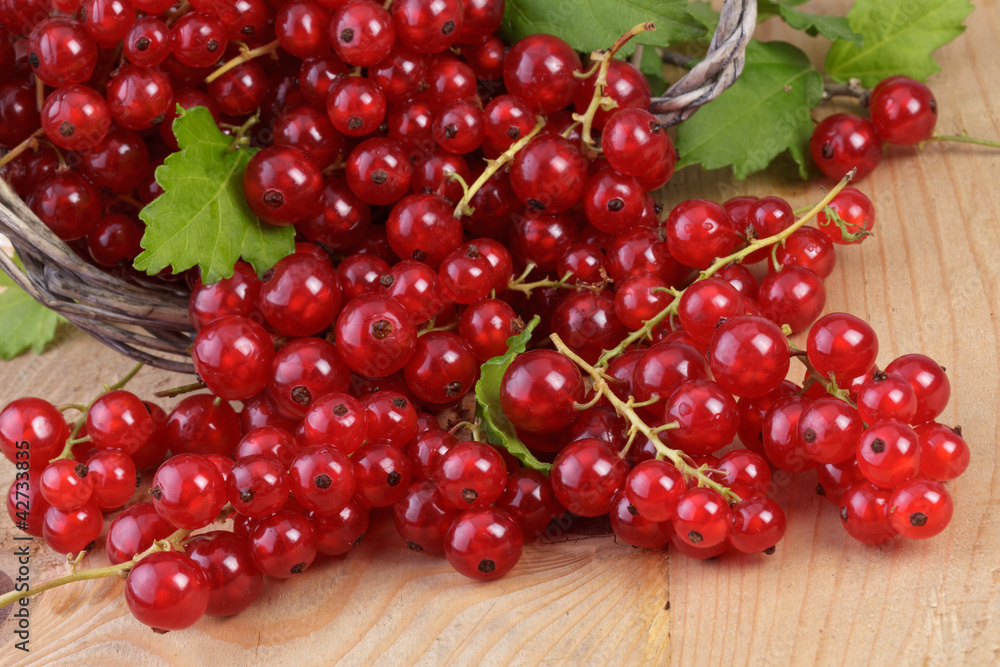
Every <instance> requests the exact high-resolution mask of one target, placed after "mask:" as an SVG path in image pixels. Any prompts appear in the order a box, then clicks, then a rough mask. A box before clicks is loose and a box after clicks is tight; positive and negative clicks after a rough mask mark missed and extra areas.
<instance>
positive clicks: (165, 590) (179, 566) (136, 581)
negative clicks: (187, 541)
mask: <svg viewBox="0 0 1000 667" xmlns="http://www.w3.org/2000/svg"><path fill="white" fill-rule="evenodd" d="M210 599H211V592H210V588H209V584H208V580H207V579H206V578H205V574H204V572H203V571H202V568H201V566H199V565H198V564H197V563H196V562H194V561H193V560H191V558H190V556H186V555H185V554H182V553H180V552H178V551H161V552H159V553H155V554H150V555H149V556H146V557H145V558H143V559H142V560H141V561H139V562H138V563H137V564H136V565H135V566H134V567H132V569H131V570H129V573H128V579H126V581H125V602H126V603H127V604H128V608H129V611H131V612H132V615H133V616H135V618H136V620H137V621H139V622H140V623H143V624H145V625H148V626H150V627H151V628H153V629H154V630H157V631H160V632H167V631H169V630H183V629H184V628H187V627H190V626H192V625H194V624H195V623H196V622H197V621H198V619H200V618H201V617H202V616H204V615H205V610H206V609H208V603H209V600H210Z"/></svg>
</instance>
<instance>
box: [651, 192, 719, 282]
mask: <svg viewBox="0 0 1000 667" xmlns="http://www.w3.org/2000/svg"><path fill="white" fill-rule="evenodd" d="M664 225H665V227H664V229H665V231H666V237H667V248H669V250H670V254H671V255H673V256H674V258H675V259H676V260H677V261H678V262H680V263H681V264H683V265H684V266H690V267H692V268H695V269H706V268H708V267H709V266H710V265H711V264H712V262H713V261H715V258H716V257H722V256H724V255H727V254H729V252H730V251H731V250H732V249H733V245H734V244H735V242H736V231H735V226H734V224H733V220H732V218H730V217H729V214H728V213H726V209H724V208H722V207H721V206H719V205H718V204H716V203H714V202H710V201H706V200H704V199H691V200H688V201H685V202H681V203H680V204H678V205H677V206H675V207H674V209H673V210H672V211H671V212H670V216H669V217H668V218H667V221H666V222H665V223H664Z"/></svg>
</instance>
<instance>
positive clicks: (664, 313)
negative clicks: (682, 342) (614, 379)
mask: <svg viewBox="0 0 1000 667" xmlns="http://www.w3.org/2000/svg"><path fill="white" fill-rule="evenodd" d="M855 172H856V170H855V169H852V170H851V171H850V172H849V173H848V174H847V175H846V176H844V178H843V179H841V181H840V183H837V185H836V186H835V187H834V188H833V189H831V190H830V191H829V192H828V193H827V194H826V196H825V197H823V199H821V200H820V202H819V203H818V204H816V205H815V206H813V207H812V208H810V209H809V211H808V213H806V214H805V215H804V216H802V217H801V218H799V219H798V220H796V221H795V222H794V223H793V224H792V225H791V226H790V227H788V228H787V229H785V230H783V231H781V232H779V233H777V234H775V235H773V236H767V237H765V238H762V239H758V240H757V241H754V242H753V243H751V244H749V245H747V246H746V247H745V248H743V249H742V250H738V251H736V252H734V253H733V254H731V255H727V256H726V257H720V258H718V259H716V260H715V262H714V263H713V264H712V265H711V266H709V267H708V268H707V269H705V270H704V271H702V272H701V273H700V274H698V278H697V280H695V282H698V281H699V280H705V279H706V278H711V277H712V276H713V275H715V274H716V273H717V272H718V271H719V270H720V269H723V268H725V267H726V266H728V265H730V264H734V263H738V262H741V261H743V259H745V258H746V257H747V255H750V254H751V253H753V252H756V251H757V250H760V249H761V248H767V247H768V246H772V245H775V244H777V243H780V242H782V241H784V240H785V239H787V238H788V237H789V236H791V235H792V234H793V233H795V231H796V230H797V229H799V228H800V227H802V226H803V225H805V224H806V223H807V222H809V221H810V220H812V219H813V218H815V217H816V216H817V215H819V213H820V212H821V211H822V210H823V209H824V208H826V206H827V204H829V203H830V202H831V201H833V198H834V197H836V196H837V195H838V194H840V191H841V190H843V189H844V188H845V187H847V184H848V183H850V182H851V179H852V178H854V174H855ZM684 291H686V290H684ZM684 291H681V292H679V293H677V294H676V298H675V299H674V300H673V301H671V302H670V304H669V305H667V307H666V308H664V309H663V310H661V311H660V312H659V313H657V314H656V315H654V316H653V317H651V318H649V319H648V320H646V321H645V323H644V324H643V325H642V327H641V328H639V329H637V330H635V331H633V332H632V333H631V334H629V335H628V336H627V337H625V339H624V340H622V342H621V343H619V344H618V345H617V346H615V347H614V348H612V349H610V350H605V351H604V353H603V354H601V357H600V359H598V360H597V365H598V366H607V365H608V364H609V363H610V362H611V360H612V359H614V358H615V357H617V356H619V355H620V354H621V353H622V352H624V351H625V350H626V349H628V347H629V346H630V345H632V344H633V343H635V342H637V341H640V340H642V339H644V338H646V337H648V336H650V335H651V334H652V331H653V329H654V328H655V327H657V326H659V324H660V323H661V322H663V320H665V319H666V318H667V317H669V316H670V315H674V314H676V313H677V307H678V306H679V305H680V300H681V297H682V296H683V295H684Z"/></svg>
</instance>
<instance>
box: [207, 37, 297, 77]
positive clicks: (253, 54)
mask: <svg viewBox="0 0 1000 667" xmlns="http://www.w3.org/2000/svg"><path fill="white" fill-rule="evenodd" d="M279 46H281V44H280V42H278V40H274V41H273V42H268V43H267V44H265V45H264V46H258V47H257V48H256V49H248V48H247V47H246V46H241V47H240V55H238V56H236V57H235V58H233V59H232V60H230V61H229V62H227V63H226V64H225V65H222V66H221V67H219V68H218V69H217V70H215V71H214V72H212V73H211V74H209V75H208V76H206V77H205V83H212V82H213V81H215V80H216V79H218V78H219V77H220V76H222V75H223V74H225V73H226V72H229V71H230V70H233V69H236V68H237V67H239V66H240V65H242V64H243V63H245V62H249V61H251V60H253V59H254V58H260V57H261V56H266V55H272V54H274V53H277V51H278V47H279Z"/></svg>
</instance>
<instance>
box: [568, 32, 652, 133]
mask: <svg viewBox="0 0 1000 667" xmlns="http://www.w3.org/2000/svg"><path fill="white" fill-rule="evenodd" d="M652 30H656V26H655V25H653V22H652V21H650V22H648V23H640V24H639V25H637V26H635V27H633V28H632V29H631V30H629V31H628V32H627V33H625V34H624V35H622V36H621V37H619V38H618V39H617V41H615V43H614V45H612V47H611V48H610V49H601V50H600V51H594V52H593V53H591V54H590V59H591V60H592V61H595V62H597V63H598V65H597V79H596V80H595V81H594V96H593V97H591V98H590V104H589V105H588V106H587V110H586V111H585V112H584V113H583V114H582V115H581V114H573V120H577V121H580V122H582V123H583V129H582V133H583V145H584V148H585V149H590V150H592V149H593V148H594V146H595V145H596V144H597V142H596V141H595V140H594V135H593V128H594V116H596V115H597V111H598V110H599V109H601V108H604V109H606V110H610V109H612V108H614V107H613V106H611V105H615V106H617V105H616V104H615V101H614V100H613V99H611V98H610V97H608V96H606V95H605V94H604V91H605V88H606V87H607V85H608V70H609V69H610V68H611V60H612V58H614V56H615V54H616V53H618V51H619V50H620V49H621V48H622V47H623V46H625V45H626V44H627V43H628V41H629V40H630V39H632V38H633V37H635V36H636V35H641V34H642V33H644V32H647V31H652Z"/></svg>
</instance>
